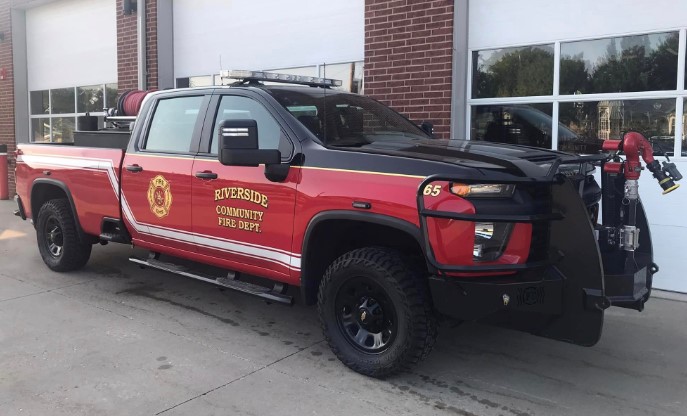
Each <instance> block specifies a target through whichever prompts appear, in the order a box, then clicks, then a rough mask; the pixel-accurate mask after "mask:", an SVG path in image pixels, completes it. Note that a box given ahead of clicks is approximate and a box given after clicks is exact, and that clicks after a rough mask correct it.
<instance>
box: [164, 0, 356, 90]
mask: <svg viewBox="0 0 687 416" xmlns="http://www.w3.org/2000/svg"><path fill="white" fill-rule="evenodd" d="M173 12H174V72H175V78H180V77H195V76H201V75H210V74H217V73H218V72H219V71H220V69H277V68H293V67H306V66H310V68H306V69H304V70H306V71H311V70H312V67H313V66H315V65H317V64H321V63H327V64H335V63H343V62H356V61H362V59H363V51H364V0H328V1H319V0H303V1H296V2H288V1H283V0H264V1H260V2H256V1H253V0H235V1H230V2H228V1H225V0H175V1H174V11H173ZM220 62H221V67H222V68H220Z"/></svg>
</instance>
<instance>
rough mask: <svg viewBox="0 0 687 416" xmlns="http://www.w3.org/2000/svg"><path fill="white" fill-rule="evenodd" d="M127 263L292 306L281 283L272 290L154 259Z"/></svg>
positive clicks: (134, 259)
mask: <svg viewBox="0 0 687 416" xmlns="http://www.w3.org/2000/svg"><path fill="white" fill-rule="evenodd" d="M129 261H131V262H133V263H136V264H139V265H141V266H144V267H150V268H153V269H157V270H162V271H165V272H169V273H174V274H178V275H180V276H184V277H190V278H191V279H196V280H200V281H203V282H207V283H212V284H213V285H217V286H221V287H226V288H228V289H233V290H237V291H239V292H243V293H247V294H249V295H253V296H257V297H259V298H263V299H265V300H268V301H270V302H278V303H282V304H285V305H292V304H293V297H292V296H289V295H285V294H284V291H285V290H286V285H284V284H282V283H275V284H274V287H273V288H268V287H265V286H260V285H256V284H253V283H248V282H244V281H241V280H237V279H234V278H231V277H213V276H208V275H204V274H202V273H198V272H192V271H190V270H188V269H187V268H186V267H184V266H181V265H178V264H174V263H168V262H164V261H160V260H156V259H154V258H148V259H140V258H138V257H129Z"/></svg>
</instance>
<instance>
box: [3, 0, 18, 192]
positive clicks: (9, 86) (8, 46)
mask: <svg viewBox="0 0 687 416" xmlns="http://www.w3.org/2000/svg"><path fill="white" fill-rule="evenodd" d="M11 22H12V18H11V13H10V0H0V32H2V33H4V35H5V39H4V40H2V41H0V68H4V70H5V71H6V76H5V79H3V80H0V144H6V145H7V150H8V152H9V154H10V156H9V157H8V160H9V190H10V197H12V196H13V195H14V191H15V189H14V157H13V152H14V150H15V137H14V77H13V75H14V72H13V70H12V31H11Z"/></svg>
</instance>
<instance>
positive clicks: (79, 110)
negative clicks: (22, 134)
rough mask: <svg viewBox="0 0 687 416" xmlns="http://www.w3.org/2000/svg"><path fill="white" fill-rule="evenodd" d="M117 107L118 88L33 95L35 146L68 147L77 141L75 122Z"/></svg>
mask: <svg viewBox="0 0 687 416" xmlns="http://www.w3.org/2000/svg"><path fill="white" fill-rule="evenodd" d="M116 103H117V84H99V85H89V86H81V87H69V88H56V89H51V90H41V91H31V92H30V93H29V107H30V109H31V115H30V118H31V122H30V128H31V137H30V140H31V141H32V142H55V143H69V142H72V141H74V131H75V130H76V118H77V117H78V116H83V115H86V113H88V114H91V115H95V116H104V114H105V113H104V109H105V108H106V107H114V106H115V105H116Z"/></svg>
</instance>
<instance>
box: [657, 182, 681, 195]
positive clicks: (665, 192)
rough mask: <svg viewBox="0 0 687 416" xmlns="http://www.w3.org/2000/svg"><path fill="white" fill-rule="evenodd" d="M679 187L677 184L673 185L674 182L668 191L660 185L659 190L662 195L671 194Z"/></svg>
mask: <svg viewBox="0 0 687 416" xmlns="http://www.w3.org/2000/svg"><path fill="white" fill-rule="evenodd" d="M671 182H672V181H671ZM679 187H680V184H679V183H674V182H673V186H671V187H669V188H668V189H666V188H665V187H663V185H661V188H663V195H665V194H668V193H671V192H673V191H674V190H676V189H677V188H679Z"/></svg>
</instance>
